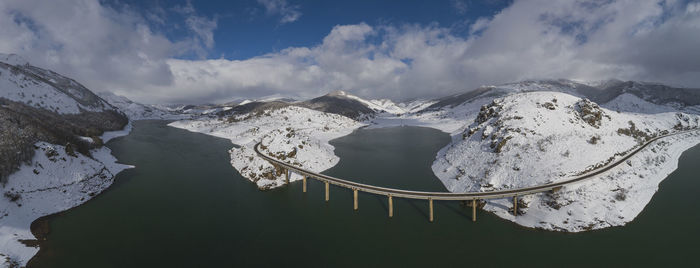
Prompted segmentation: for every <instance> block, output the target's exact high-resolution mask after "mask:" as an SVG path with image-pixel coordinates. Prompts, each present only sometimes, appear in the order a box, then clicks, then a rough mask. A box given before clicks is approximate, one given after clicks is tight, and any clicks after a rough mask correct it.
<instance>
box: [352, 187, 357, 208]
mask: <svg viewBox="0 0 700 268" xmlns="http://www.w3.org/2000/svg"><path fill="white" fill-rule="evenodd" d="M352 195H353V201H354V202H353V205H354V206H353V210H357V188H354V189H352Z"/></svg>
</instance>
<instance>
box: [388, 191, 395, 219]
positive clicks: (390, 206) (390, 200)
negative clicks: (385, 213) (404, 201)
mask: <svg viewBox="0 0 700 268" xmlns="http://www.w3.org/2000/svg"><path fill="white" fill-rule="evenodd" d="M392 217H394V201H393V200H392V198H391V195H389V218H392Z"/></svg>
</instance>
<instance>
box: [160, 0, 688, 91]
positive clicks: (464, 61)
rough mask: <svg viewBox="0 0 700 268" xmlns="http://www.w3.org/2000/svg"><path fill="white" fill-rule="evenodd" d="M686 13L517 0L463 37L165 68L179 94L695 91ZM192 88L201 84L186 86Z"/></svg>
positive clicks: (380, 31) (356, 28) (327, 45)
mask: <svg viewBox="0 0 700 268" xmlns="http://www.w3.org/2000/svg"><path fill="white" fill-rule="evenodd" d="M696 10H697V8H696V6H695V5H694V4H692V3H691V4H688V5H685V4H683V3H680V2H658V3H657V2H649V1H646V2H643V3H642V2H638V1H617V2H614V1H608V2H599V1H577V2H563V1H556V2H554V3H552V2H550V1H517V2H515V3H514V4H513V5H511V6H510V7H508V8H506V9H504V10H502V11H501V12H500V13H498V14H497V15H495V16H493V17H491V18H481V19H478V20H476V21H475V22H474V24H473V25H472V26H471V30H470V32H471V33H472V35H469V36H466V37H461V36H456V35H454V34H453V33H452V31H451V30H450V29H449V28H443V27H440V26H438V25H427V26H426V25H405V26H381V25H380V26H375V27H372V26H370V25H367V24H357V25H344V26H336V27H334V28H333V29H332V30H331V32H330V33H329V34H328V35H327V36H326V37H325V38H324V39H323V42H322V43H321V44H320V45H318V46H314V47H301V48H289V49H286V50H283V51H281V52H279V53H272V54H268V55H264V56H260V57H255V58H252V59H249V60H243V61H227V60H210V61H182V60H174V61H169V65H170V66H171V68H172V70H173V72H174V73H175V74H176V82H175V85H176V88H181V92H182V93H183V94H189V95H191V96H190V97H193V98H196V97H198V96H199V97H201V96H206V95H210V96H211V97H212V98H213V99H216V98H218V97H223V96H227V95H231V94H234V95H235V94H240V95H258V94H259V95H264V94H270V93H286V94H291V95H294V94H296V95H302V96H309V95H311V96H313V95H318V94H322V93H325V92H328V91H331V90H337V89H342V90H347V91H350V92H354V93H356V94H359V95H363V96H367V97H390V98H395V99H407V98H415V97H435V96H441V95H447V94H452V93H456V92H464V91H465V90H469V89H473V88H476V87H478V86H480V85H486V84H499V83H505V82H513V81H519V80H524V79H531V78H572V79H583V80H597V79H607V78H621V79H632V80H645V81H660V82H665V83H669V84H672V85H680V86H696V87H697V86H700V50H698V49H697V47H700V43H698V42H699V41H700V31H699V29H700V28H699V27H700V24H699V23H698V20H699V19H700V16H698V12H697V11H696ZM377 39H379V41H377ZM180 74H182V75H180ZM196 85H205V86H203V87H199V88H200V89H201V90H199V91H197V92H191V93H188V92H187V90H186V89H187V88H191V87H194V86H196ZM162 90H165V88H163V89H162Z"/></svg>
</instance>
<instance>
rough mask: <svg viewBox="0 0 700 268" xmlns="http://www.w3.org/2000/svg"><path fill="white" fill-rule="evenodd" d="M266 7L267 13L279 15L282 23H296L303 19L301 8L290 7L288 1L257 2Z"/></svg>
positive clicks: (265, 0) (270, 0)
mask: <svg viewBox="0 0 700 268" xmlns="http://www.w3.org/2000/svg"><path fill="white" fill-rule="evenodd" d="M257 1H258V3H260V4H262V5H263V6H264V7H265V11H266V12H267V14H270V15H279V16H281V18H280V23H281V24H285V23H290V22H295V21H296V20H298V19H299V18H300V17H301V12H300V11H299V6H295V5H289V3H287V0H257Z"/></svg>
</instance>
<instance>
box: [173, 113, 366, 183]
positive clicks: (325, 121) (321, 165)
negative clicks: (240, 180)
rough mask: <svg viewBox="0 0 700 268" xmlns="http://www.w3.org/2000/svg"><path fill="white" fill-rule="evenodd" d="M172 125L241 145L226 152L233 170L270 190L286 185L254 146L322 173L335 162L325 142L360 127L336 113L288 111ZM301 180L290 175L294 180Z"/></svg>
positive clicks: (336, 158) (182, 122) (236, 115)
mask: <svg viewBox="0 0 700 268" xmlns="http://www.w3.org/2000/svg"><path fill="white" fill-rule="evenodd" d="M170 126H172V127H177V128H183V129H187V130H190V131H194V132H200V133H204V134H209V135H213V136H217V137H221V138H226V139H229V140H231V142H233V143H234V144H238V145H240V146H241V147H240V148H233V149H231V150H230V153H231V164H232V165H233V167H235V168H236V169H237V170H238V171H239V173H241V175H242V176H243V177H245V178H247V179H249V180H251V181H252V182H254V183H256V184H257V186H258V187H259V188H260V189H270V188H274V187H278V186H282V185H284V184H285V180H284V176H283V174H276V173H274V169H273V167H272V166H271V165H270V164H269V163H268V162H267V161H265V160H263V159H262V158H260V157H258V156H257V155H256V154H255V152H254V151H253V146H254V145H255V144H256V143H257V142H258V141H261V140H262V142H263V143H262V144H263V147H262V148H261V149H262V151H263V152H266V153H270V154H272V155H275V156H276V157H278V158H281V159H284V160H285V161H288V162H289V163H292V164H294V165H297V166H300V167H304V168H307V169H309V170H313V171H316V172H321V171H323V170H326V169H328V168H331V167H333V166H334V165H335V164H337V163H338V161H339V159H338V157H337V156H336V155H335V154H334V153H333V146H331V145H330V144H328V141H329V140H332V139H334V138H338V137H342V136H345V135H348V134H350V133H351V132H352V131H353V130H355V129H357V128H359V127H361V126H363V124H362V123H359V122H357V121H355V120H352V119H350V118H347V117H344V116H341V115H337V114H331V113H324V112H319V111H315V110H311V109H307V108H303V107H296V106H286V107H282V108H279V109H269V110H265V111H264V112H260V113H257V112H250V113H243V114H234V115H232V116H230V117H227V118H217V119H212V118H202V119H198V120H184V121H177V122H173V123H171V124H170ZM300 178H301V177H297V176H294V177H293V178H292V181H294V180H298V179H300Z"/></svg>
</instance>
